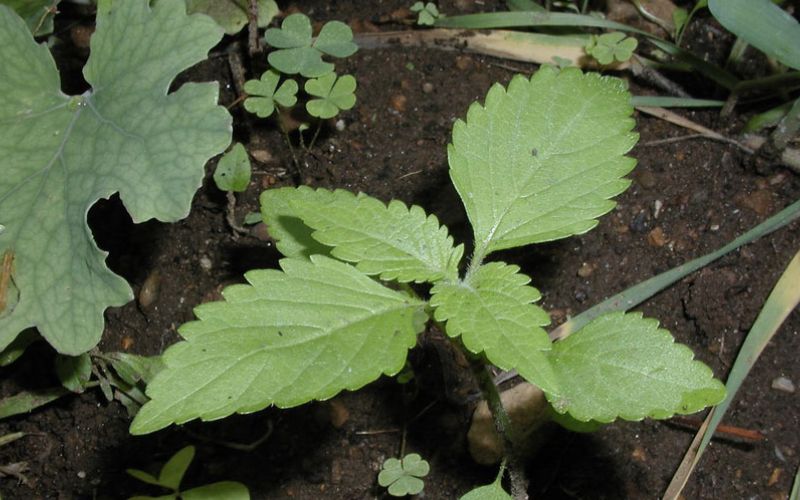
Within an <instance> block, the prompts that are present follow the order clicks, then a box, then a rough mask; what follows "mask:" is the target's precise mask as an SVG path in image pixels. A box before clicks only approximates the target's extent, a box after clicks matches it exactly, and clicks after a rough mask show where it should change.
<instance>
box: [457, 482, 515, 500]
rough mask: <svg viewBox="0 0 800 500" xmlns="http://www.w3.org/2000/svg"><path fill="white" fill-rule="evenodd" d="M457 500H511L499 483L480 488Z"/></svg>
mask: <svg viewBox="0 0 800 500" xmlns="http://www.w3.org/2000/svg"><path fill="white" fill-rule="evenodd" d="M459 500H512V498H511V495H509V494H508V493H506V490H504V489H503V485H502V484H501V483H500V481H495V482H494V483H492V484H487V485H486V486H480V487H478V488H475V489H474V490H472V491H470V492H468V493H467V494H466V495H464V496H462V497H461V498H460V499H459Z"/></svg>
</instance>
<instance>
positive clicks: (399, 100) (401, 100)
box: [390, 94, 408, 113]
mask: <svg viewBox="0 0 800 500" xmlns="http://www.w3.org/2000/svg"><path fill="white" fill-rule="evenodd" d="M390 102H391V105H392V108H393V109H394V110H395V111H397V112H398V113H403V112H405V110H406V103H407V102H408V98H407V97H406V96H404V95H403V94H395V95H393V96H392V98H391V99H390Z"/></svg>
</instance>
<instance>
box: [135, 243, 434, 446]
mask: <svg viewBox="0 0 800 500" xmlns="http://www.w3.org/2000/svg"><path fill="white" fill-rule="evenodd" d="M281 267H282V268H283V271H278V270H259V271H250V272H249V273H247V274H246V275H245V278H246V279H247V280H248V282H249V284H248V285H233V286H230V287H228V288H227V289H225V290H224V291H223V296H224V297H225V301H223V302H213V303H208V304H203V305H201V306H199V307H197V308H196V309H195V314H196V315H197V317H198V318H199V319H198V320H197V321H193V322H191V323H187V324H185V325H183V326H182V327H181V328H180V330H179V332H180V334H181V335H182V336H183V337H184V338H185V339H186V340H185V341H183V342H179V343H177V344H175V345H173V346H171V347H170V348H168V349H167V350H166V352H165V353H164V355H163V360H164V364H165V365H166V367H165V368H164V369H163V370H162V371H160V372H159V373H158V375H156V377H155V379H153V381H152V382H150V384H148V386H147V395H148V396H149V397H150V398H151V400H150V401H149V402H148V403H146V404H145V405H144V406H143V407H142V409H141V411H139V413H138V414H137V415H136V418H135V419H134V421H133V424H132V425H131V432H132V433H134V434H144V433H148V432H153V431H156V430H158V429H161V428H162V427H165V426H167V425H169V424H171V423H183V422H186V421H188V420H192V419H194V418H198V417H199V418H202V419H203V420H214V419H218V418H222V417H225V416H227V415H230V414H232V413H234V412H238V413H250V412H254V411H258V410H260V409H262V408H265V407H267V406H269V405H271V404H274V405H276V406H279V407H281V408H286V407H291V406H296V405H300V404H303V403H306V402H308V401H311V400H313V399H327V398H330V397H333V396H334V395H335V394H337V393H338V392H340V391H341V390H343V389H348V390H354V389H358V388H360V387H362V386H363V385H365V384H367V383H369V382H372V381H373V380H375V379H377V378H378V377H379V376H380V375H381V374H387V375H393V374H395V373H397V372H399V371H400V370H401V369H402V368H403V364H404V362H405V359H406V354H407V351H408V349H410V348H411V347H412V346H413V345H414V344H415V343H416V334H417V333H418V332H420V331H422V329H423V327H424V322H425V318H426V316H425V313H424V309H423V307H424V303H423V302H421V301H419V300H417V299H414V298H411V297H410V296H409V295H408V294H405V293H401V292H397V291H394V290H390V289H389V288H386V287H384V286H382V285H380V284H379V283H377V282H375V281H373V280H372V279H371V278H369V277H368V276H366V275H364V274H363V273H361V272H359V271H358V270H357V269H356V268H354V267H353V266H350V265H349V264H344V263H342V262H339V261H337V260H333V259H330V258H328V257H324V256H321V255H312V256H311V257H310V260H300V259H284V260H282V261H281Z"/></svg>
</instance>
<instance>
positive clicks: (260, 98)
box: [244, 69, 297, 118]
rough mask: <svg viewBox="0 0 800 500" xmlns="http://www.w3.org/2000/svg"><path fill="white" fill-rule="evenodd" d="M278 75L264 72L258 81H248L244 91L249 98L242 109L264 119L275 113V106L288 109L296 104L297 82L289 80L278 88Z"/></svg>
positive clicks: (272, 70)
mask: <svg viewBox="0 0 800 500" xmlns="http://www.w3.org/2000/svg"><path fill="white" fill-rule="evenodd" d="M280 78H281V76H280V73H278V72H277V71H275V70H274V69H269V70H267V71H265V72H264V73H263V74H262V75H261V78H260V79H259V80H248V81H246V82H245V83H244V91H245V92H247V94H248V95H249V96H250V97H248V98H247V99H245V101H244V108H245V109H246V110H247V111H249V112H251V113H255V114H256V115H258V116H259V117H260V118H266V117H268V116H270V115H271V114H272V113H273V111H275V104H276V103H277V104H280V105H281V106H283V107H285V108H289V107H292V106H294V105H295V103H297V82H296V81H294V80H292V79H289V80H286V81H284V82H283V83H282V84H281V86H280V87H278V81H279V80H280Z"/></svg>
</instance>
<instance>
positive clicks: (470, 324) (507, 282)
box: [431, 262, 558, 392]
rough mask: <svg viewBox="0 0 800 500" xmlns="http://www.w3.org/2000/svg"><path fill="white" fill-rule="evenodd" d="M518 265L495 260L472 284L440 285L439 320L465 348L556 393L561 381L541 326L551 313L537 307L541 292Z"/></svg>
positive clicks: (436, 295)
mask: <svg viewBox="0 0 800 500" xmlns="http://www.w3.org/2000/svg"><path fill="white" fill-rule="evenodd" d="M518 271H519V268H518V267H517V266H512V265H508V264H504V263H502V262H491V263H489V264H485V265H483V266H481V267H480V268H478V271H477V272H476V273H475V275H474V276H473V278H472V279H471V280H470V282H469V284H467V283H464V282H441V283H437V284H436V285H434V287H433V289H432V290H431V306H433V307H435V308H436V309H435V312H434V315H435V318H436V319H437V320H438V321H442V322H444V321H446V322H447V325H446V330H447V334H448V335H450V336H451V337H456V336H460V337H461V340H462V342H463V343H464V347H466V348H467V349H469V350H470V351H472V352H474V353H481V352H483V353H486V357H487V358H488V359H489V361H491V362H492V363H493V364H495V365H497V366H498V367H500V368H503V369H504V370H511V369H513V368H516V369H517V371H518V372H519V374H520V375H522V376H523V377H524V378H525V379H526V380H528V381H529V382H531V383H533V384H536V385H538V386H539V387H541V388H542V390H544V391H550V392H556V391H557V390H558V380H556V377H555V374H554V372H553V369H552V368H551V367H550V361H549V359H548V357H547V351H549V350H550V348H551V346H552V344H551V343H550V339H549V338H548V337H547V333H546V332H545V331H544V330H543V329H542V326H544V325H547V324H549V323H550V318H549V317H548V315H547V313H546V312H545V311H544V310H543V309H541V308H540V307H538V306H535V305H533V304H532V303H533V302H535V301H537V300H539V298H540V294H539V291H538V290H536V289H535V288H533V287H531V286H528V283H529V282H530V278H528V277H527V276H525V275H524V274H520V273H519V272H518Z"/></svg>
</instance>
